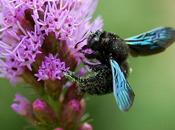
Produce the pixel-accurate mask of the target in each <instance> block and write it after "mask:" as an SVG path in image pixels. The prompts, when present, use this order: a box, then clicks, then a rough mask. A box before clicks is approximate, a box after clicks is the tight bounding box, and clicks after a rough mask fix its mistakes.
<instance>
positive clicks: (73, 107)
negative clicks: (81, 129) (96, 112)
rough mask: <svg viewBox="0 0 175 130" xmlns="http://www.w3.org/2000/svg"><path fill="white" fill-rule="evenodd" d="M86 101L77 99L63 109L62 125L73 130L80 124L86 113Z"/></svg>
mask: <svg viewBox="0 0 175 130" xmlns="http://www.w3.org/2000/svg"><path fill="white" fill-rule="evenodd" d="M84 106H85V105H84V101H79V100H77V99H72V100H70V101H69V102H68V103H67V104H65V105H64V107H63V108H62V113H61V124H62V126H64V127H66V128H67V129H73V128H75V126H76V125H77V124H79V122H80V119H81V117H82V115H83V113H84Z"/></svg>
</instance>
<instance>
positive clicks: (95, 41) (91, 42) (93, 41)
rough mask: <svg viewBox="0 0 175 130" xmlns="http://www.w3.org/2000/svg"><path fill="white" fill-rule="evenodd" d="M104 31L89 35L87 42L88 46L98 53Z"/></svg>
mask: <svg viewBox="0 0 175 130" xmlns="http://www.w3.org/2000/svg"><path fill="white" fill-rule="evenodd" d="M102 33H103V32H102V31H100V30H98V31H96V32H95V33H92V34H90V35H89V37H88V40H87V46H88V47H89V48H91V49H92V50H94V51H96V50H98V49H99V46H100V41H101V35H102Z"/></svg>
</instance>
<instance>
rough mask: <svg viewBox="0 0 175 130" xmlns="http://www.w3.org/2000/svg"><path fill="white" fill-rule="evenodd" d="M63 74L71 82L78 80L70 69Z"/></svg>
mask: <svg viewBox="0 0 175 130" xmlns="http://www.w3.org/2000/svg"><path fill="white" fill-rule="evenodd" d="M64 76H65V77H66V78H68V79H69V80H71V81H73V82H78V81H79V80H80V78H79V77H78V76H76V75H75V73H73V72H72V71H68V72H66V73H65V74H64Z"/></svg>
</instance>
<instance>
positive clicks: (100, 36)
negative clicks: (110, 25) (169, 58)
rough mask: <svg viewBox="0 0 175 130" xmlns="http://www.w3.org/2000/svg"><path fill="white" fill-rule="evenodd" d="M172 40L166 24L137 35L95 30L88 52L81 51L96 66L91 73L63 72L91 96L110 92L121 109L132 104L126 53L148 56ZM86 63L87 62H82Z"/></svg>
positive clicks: (174, 35) (160, 49)
mask: <svg viewBox="0 0 175 130" xmlns="http://www.w3.org/2000/svg"><path fill="white" fill-rule="evenodd" d="M174 41H175V30H174V29H173V28H170V27H160V28H156V29H153V30H151V31H148V32H145V33H142V34H140V35H137V36H134V37H131V38H128V39H125V40H124V39H122V38H120V37H119V36H117V35H116V34H113V33H110V32H105V31H96V32H95V33H93V34H90V35H89V37H88V39H87V45H85V46H83V47H82V53H83V50H85V49H88V48H90V49H91V50H92V51H93V52H92V53H91V54H87V53H84V55H85V57H86V58H87V59H96V60H98V61H99V62H100V64H98V65H91V64H89V63H88V65H89V66H90V68H91V69H92V73H90V74H89V75H87V76H85V77H76V76H75V75H74V74H73V73H71V72H69V73H68V74H67V75H68V76H69V77H71V78H72V79H73V80H74V81H76V82H77V83H78V84H79V89H80V90H81V91H82V92H86V93H89V94H91V95H93V94H97V95H103V94H107V93H111V92H113V93H114V97H115V99H116V102H117V104H118V106H119V109H120V110H121V111H127V110H129V109H130V107H131V106H132V104H133V101H134V96H135V95H134V92H133V90H132V89H131V87H130V85H129V83H128V82H127V80H126V78H127V76H128V73H129V66H128V63H127V58H128V55H129V54H131V55H132V56H137V55H143V56H145V55H152V54H156V53H159V52H162V51H164V50H165V49H166V48H167V47H168V46H169V45H171V44H172V43H173V42H174ZM86 64H87V63H86Z"/></svg>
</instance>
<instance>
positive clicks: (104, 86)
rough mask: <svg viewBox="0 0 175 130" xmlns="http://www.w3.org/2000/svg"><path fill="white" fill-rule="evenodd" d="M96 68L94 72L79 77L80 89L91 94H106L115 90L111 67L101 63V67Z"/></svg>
mask: <svg viewBox="0 0 175 130" xmlns="http://www.w3.org/2000/svg"><path fill="white" fill-rule="evenodd" d="M98 67H99V66H98ZM94 70H96V72H95V71H94V74H92V75H88V76H86V77H83V78H80V79H79V90H80V91H81V92H85V93H88V94H91V95H104V94H108V93H111V92H113V88H112V72H111V69H109V68H108V67H107V66H104V65H100V69H98V68H94Z"/></svg>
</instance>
